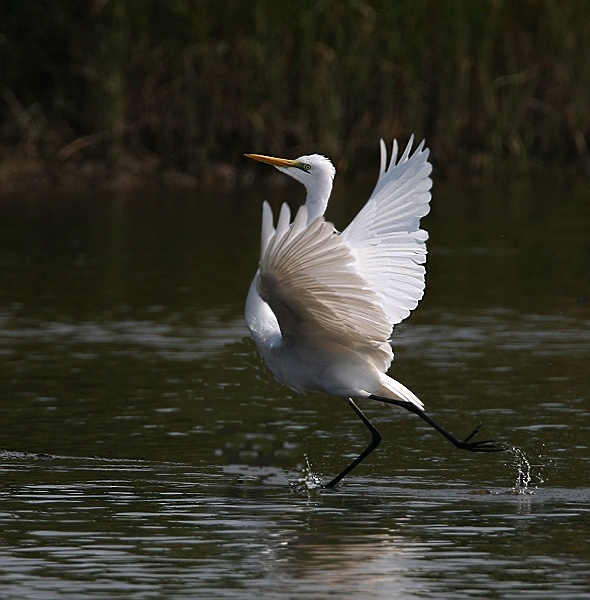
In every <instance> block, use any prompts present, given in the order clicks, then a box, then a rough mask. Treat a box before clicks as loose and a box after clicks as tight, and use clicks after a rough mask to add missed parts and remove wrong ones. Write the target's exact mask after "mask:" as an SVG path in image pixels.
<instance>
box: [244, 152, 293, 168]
mask: <svg viewBox="0 0 590 600" xmlns="http://www.w3.org/2000/svg"><path fill="white" fill-rule="evenodd" d="M244 156H247V157H248V158H251V159H253V160H257V161H259V162H263V163H266V164H268V165H273V166H274V167H298V166H299V163H298V162H297V161H296V160H288V159H286V158H275V157H274V156H264V154H244Z"/></svg>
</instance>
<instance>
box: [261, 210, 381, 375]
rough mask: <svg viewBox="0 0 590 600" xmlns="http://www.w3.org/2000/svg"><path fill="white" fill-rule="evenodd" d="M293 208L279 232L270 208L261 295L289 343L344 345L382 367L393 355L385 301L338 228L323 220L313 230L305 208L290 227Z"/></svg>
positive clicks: (283, 213)
mask: <svg viewBox="0 0 590 600" xmlns="http://www.w3.org/2000/svg"><path fill="white" fill-rule="evenodd" d="M290 218H291V214H290V210H289V207H288V205H287V204H283V205H282V207H281V211H280V215H279V219H278V223H277V226H276V230H275V229H274V228H273V227H272V212H271V209H270V207H269V206H268V204H267V203H265V206H264V217H263V222H264V223H265V225H264V226H263V230H264V231H265V235H264V236H263V241H262V254H261V259H260V269H259V279H258V283H257V287H258V293H259V294H260V296H261V297H262V298H263V300H264V301H265V302H266V303H267V304H268V305H269V306H270V308H271V309H272V311H273V312H274V314H275V316H276V318H277V320H278V323H279V327H280V329H281V334H282V336H283V338H284V339H285V341H286V342H287V343H298V342H303V343H305V344H307V345H308V346H309V347H314V346H315V345H317V344H320V345H321V347H325V345H326V344H341V345H345V346H346V347H348V348H350V349H353V350H357V351H359V352H363V353H365V355H366V356H367V358H369V359H370V360H371V359H372V360H373V361H374V364H375V365H376V366H379V367H380V368H381V369H383V370H384V369H385V368H387V366H389V364H390V363H391V360H392V352H391V348H390V346H389V344H388V343H387V339H388V338H389V334H390V331H391V325H390V323H389V320H388V318H387V316H386V314H385V313H384V311H383V309H382V308H381V301H380V300H379V298H378V297H377V295H376V294H375V293H374V292H373V291H372V290H371V289H370V287H369V286H368V284H367V282H366V281H365V280H364V279H363V278H362V277H361V276H360V275H359V274H358V272H357V261H356V259H355V256H354V255H353V253H352V252H351V250H350V247H349V246H348V244H347V243H346V242H345V241H344V240H343V239H342V236H340V235H338V234H337V233H336V232H335V230H334V226H333V225H332V224H331V223H328V222H326V221H325V220H324V218H323V217H318V218H317V219H315V220H314V221H313V222H312V223H311V224H310V225H309V226H307V225H306V222H307V209H306V208H305V206H302V207H301V208H299V210H298V211H297V215H296V217H295V220H294V221H293V224H292V225H291V224H290Z"/></svg>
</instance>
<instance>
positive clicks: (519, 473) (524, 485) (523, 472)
mask: <svg viewBox="0 0 590 600" xmlns="http://www.w3.org/2000/svg"><path fill="white" fill-rule="evenodd" d="M510 453H511V454H512V456H513V457H514V462H513V464H512V466H515V467H516V481H515V482H514V486H513V487H512V490H511V491H512V493H513V494H534V493H535V490H536V489H537V484H531V482H532V480H533V472H532V468H531V463H530V461H529V459H528V458H527V457H526V455H525V453H524V451H523V450H521V449H520V448H517V447H516V446H513V447H512V448H511V449H510ZM534 477H535V479H536V481H537V482H538V483H543V479H542V478H541V475H540V473H539V474H535V475H534Z"/></svg>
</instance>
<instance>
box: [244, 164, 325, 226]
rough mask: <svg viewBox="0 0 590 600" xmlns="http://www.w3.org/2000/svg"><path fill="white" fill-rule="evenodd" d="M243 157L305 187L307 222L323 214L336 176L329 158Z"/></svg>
mask: <svg viewBox="0 0 590 600" xmlns="http://www.w3.org/2000/svg"><path fill="white" fill-rule="evenodd" d="M245 156H247V157H248V158H252V159H254V160H257V161H259V162H263V163H266V164H268V165H272V166H273V167H276V168H277V169H278V170H279V171H281V172H282V173H285V174H286V175H290V176H291V177H293V179H296V180H297V181H299V182H300V183H302V184H303V185H304V186H305V187H306V189H307V200H306V203H305V204H306V206H307V209H308V213H309V221H311V220H313V219H314V218H315V217H317V216H319V215H322V214H324V211H325V210H326V205H327V203H328V199H329V197H330V193H331V191H332V185H333V182H334V176H335V175H336V169H335V168H334V165H333V164H332V161H330V159H329V158H326V157H325V156H322V155H321V154H306V155H305V156H300V157H299V158H296V159H295V160H289V159H286V158H275V157H274V156H265V155H263V154H246V155H245Z"/></svg>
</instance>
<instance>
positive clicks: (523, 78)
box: [0, 0, 590, 176]
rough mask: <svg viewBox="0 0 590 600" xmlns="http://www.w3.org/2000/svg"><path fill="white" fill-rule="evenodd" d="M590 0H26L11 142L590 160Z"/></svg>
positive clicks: (201, 165) (112, 160) (59, 154)
mask: <svg viewBox="0 0 590 600" xmlns="http://www.w3.org/2000/svg"><path fill="white" fill-rule="evenodd" d="M589 56H590V3H589V2H587V0H569V1H568V2H563V1H561V0H521V1H518V0H515V1H508V0H504V1H503V0H470V1H465V0H404V1H401V0H398V1H393V2H392V1H387V0H381V1H366V2H363V1H361V0H346V1H336V0H331V1H330V0H323V1H322V0H316V1H305V0H301V1H299V2H278V1H276V0H257V1H255V2H245V1H241V0H234V1H231V0H230V1H227V2H219V1H218V0H216V1H210V0H202V1H189V0H142V1H141V2H131V1H125V0H103V1H102V2H101V1H98V2H97V1H90V0H89V1H87V2H76V3H59V2H58V3H56V2H52V1H51V0H45V1H36V2H35V1H31V0H20V1H17V0H13V1H12V2H6V3H3V4H2V7H1V8H0V59H1V60H2V63H3V64H4V72H5V76H4V77H3V81H2V82H1V83H0V86H1V96H0V100H1V101H0V144H2V145H3V147H4V148H10V149H11V152H12V149H15V148H16V152H17V154H19V155H21V156H23V157H30V158H42V159H44V160H50V161H56V162H60V161H61V162H72V161H73V162H76V161H83V160H90V159H99V160H102V161H107V162H108V164H110V165H111V166H113V167H117V166H121V165H125V164H127V162H128V161H129V157H133V159H134V160H135V161H136V162H139V163H142V162H146V164H149V165H150V168H154V167H155V169H156V170H158V169H162V170H165V169H178V170H182V171H185V172H188V173H194V174H195V175H197V176H200V175H202V174H203V173H204V172H206V171H207V170H208V169H209V168H210V167H212V166H213V165H219V164H226V163H227V164H230V165H231V164H238V161H240V160H241V155H242V153H243V152H246V151H252V152H264V153H272V154H277V155H287V156H295V155H298V154H301V153H304V152H316V151H317V152H322V153H325V154H328V155H330V156H331V157H332V158H333V159H335V161H336V162H337V164H338V166H339V168H340V169H341V170H349V171H355V170H361V169H364V168H365V167H367V166H369V167H371V168H372V167H373V166H374V163H375V156H376V152H377V150H376V148H377V138H378V137H379V136H383V137H385V138H388V139H390V138H392V137H394V136H397V137H401V138H404V139H405V138H407V137H408V136H409V135H410V134H411V133H412V132H415V133H416V135H417V136H418V137H419V138H422V137H426V138H427V140H428V143H429V145H430V146H431V147H432V149H433V152H434V156H435V160H436V161H437V163H438V164H439V165H441V166H446V167H447V168H448V169H457V170H461V171H471V172H478V173H494V172H495V171H496V170H497V169H498V168H499V166H505V165H507V164H509V165H511V166H512V168H514V169H515V170H523V169H528V168H531V167H544V166H548V165H559V166H566V167H573V169H574V170H576V169H577V170H579V171H580V172H583V171H584V170H586V171H587V172H590V157H589V153H588V141H587V140H588V138H589V136H590V60H589V59H588V57H589Z"/></svg>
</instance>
